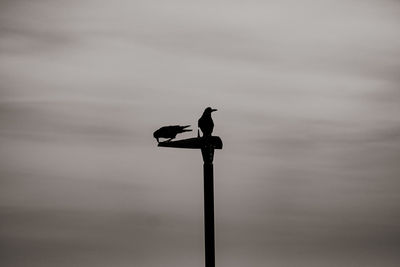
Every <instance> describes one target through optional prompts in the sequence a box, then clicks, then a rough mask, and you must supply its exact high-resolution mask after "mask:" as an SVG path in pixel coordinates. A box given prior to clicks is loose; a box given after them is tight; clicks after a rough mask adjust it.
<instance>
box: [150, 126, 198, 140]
mask: <svg viewBox="0 0 400 267" xmlns="http://www.w3.org/2000/svg"><path fill="white" fill-rule="evenodd" d="M189 126H190V125H186V126H180V125H171V126H164V127H161V128H160V129H158V130H157V131H155V132H154V134H153V136H154V138H155V139H157V142H158V143H159V142H160V141H159V140H158V139H159V138H169V140H167V142H169V141H171V140H172V139H174V138H175V137H176V135H177V134H180V133H183V132H190V131H191V129H186V128H187V127H189Z"/></svg>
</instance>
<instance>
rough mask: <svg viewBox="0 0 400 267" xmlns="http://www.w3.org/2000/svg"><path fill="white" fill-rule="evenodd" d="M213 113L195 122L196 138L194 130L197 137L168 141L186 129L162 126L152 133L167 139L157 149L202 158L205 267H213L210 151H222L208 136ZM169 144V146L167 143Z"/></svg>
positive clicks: (217, 139) (219, 143)
mask: <svg viewBox="0 0 400 267" xmlns="http://www.w3.org/2000/svg"><path fill="white" fill-rule="evenodd" d="M213 111H216V109H212V108H209V107H208V108H206V109H205V110H204V113H203V115H202V116H201V118H200V119H199V123H198V126H199V128H200V130H201V131H202V132H203V137H200V130H197V137H192V138H188V139H181V140H176V141H171V139H172V138H175V136H176V135H177V133H181V132H184V131H191V130H186V129H185V128H186V127H189V125H188V126H179V125H176V126H166V127H162V128H160V129H159V130H157V131H156V132H154V137H155V138H156V139H157V141H158V138H159V137H164V138H171V139H170V140H168V142H159V143H158V146H159V147H173V148H184V149H199V150H201V155H202V157H203V174H204V182H203V185H204V249H205V253H204V256H205V261H204V262H205V267H215V230H214V229H215V225H214V165H213V160H214V150H215V149H222V140H221V138H220V137H218V136H211V134H212V132H213V129H214V122H213V120H212V118H211V113H212V112H213ZM169 141H171V142H169Z"/></svg>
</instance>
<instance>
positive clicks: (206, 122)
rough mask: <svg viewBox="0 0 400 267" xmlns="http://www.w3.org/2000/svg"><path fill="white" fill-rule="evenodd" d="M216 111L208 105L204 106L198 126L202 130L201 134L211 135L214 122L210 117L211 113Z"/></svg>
mask: <svg viewBox="0 0 400 267" xmlns="http://www.w3.org/2000/svg"><path fill="white" fill-rule="evenodd" d="M214 111H217V110H216V109H212V108H210V107H208V108H206V109H205V110H204V112H203V115H202V116H201V118H200V119H199V122H198V126H199V128H200V130H201V131H202V132H203V136H211V134H212V132H213V130H214V122H213V120H212V118H211V113H212V112H214Z"/></svg>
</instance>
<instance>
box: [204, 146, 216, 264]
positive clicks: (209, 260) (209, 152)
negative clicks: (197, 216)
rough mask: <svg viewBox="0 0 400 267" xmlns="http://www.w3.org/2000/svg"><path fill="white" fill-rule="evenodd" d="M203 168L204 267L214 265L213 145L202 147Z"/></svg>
mask: <svg viewBox="0 0 400 267" xmlns="http://www.w3.org/2000/svg"><path fill="white" fill-rule="evenodd" d="M201 153H202V155H203V161H204V164H203V170H204V244H205V267H215V237H214V173H213V158H214V147H213V146H211V144H206V145H205V146H204V147H203V148H202V149H201Z"/></svg>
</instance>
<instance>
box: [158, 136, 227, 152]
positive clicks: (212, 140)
mask: <svg viewBox="0 0 400 267" xmlns="http://www.w3.org/2000/svg"><path fill="white" fill-rule="evenodd" d="M158 146H159V147H174V148H186V149H202V148H204V147H209V146H211V147H213V148H214V149H222V140H221V138H220V137H219V136H205V137H196V138H189V139H182V140H177V141H169V142H168V141H166V142H160V143H158Z"/></svg>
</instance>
